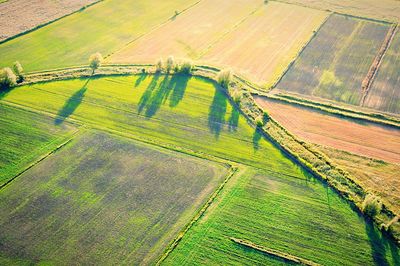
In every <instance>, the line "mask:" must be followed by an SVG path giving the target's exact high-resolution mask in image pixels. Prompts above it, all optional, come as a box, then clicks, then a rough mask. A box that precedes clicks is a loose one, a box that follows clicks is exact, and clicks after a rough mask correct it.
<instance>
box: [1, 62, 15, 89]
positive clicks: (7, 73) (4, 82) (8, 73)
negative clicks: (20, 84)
mask: <svg viewBox="0 0 400 266" xmlns="http://www.w3.org/2000/svg"><path fill="white" fill-rule="evenodd" d="M0 84H1V87H3V88H4V87H5V88H10V87H13V86H15V84H17V76H15V74H14V73H13V72H12V70H11V68H9V67H5V68H3V69H2V70H1V72H0Z"/></svg>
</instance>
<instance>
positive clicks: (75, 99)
mask: <svg viewBox="0 0 400 266" xmlns="http://www.w3.org/2000/svg"><path fill="white" fill-rule="evenodd" d="M89 81H90V78H89V79H87V80H86V82H85V84H83V86H82V88H80V89H79V90H78V91H76V92H75V93H74V94H73V95H72V96H71V97H70V98H69V99H68V100H67V101H66V102H65V104H64V106H63V107H62V108H61V110H60V111H59V112H58V114H57V118H56V119H55V120H54V124H55V125H60V124H62V123H63V122H64V121H65V119H67V118H68V117H69V116H70V115H72V114H73V113H74V112H75V110H76V108H78V106H79V105H80V104H81V103H82V100H83V97H84V96H85V92H86V90H87V85H88V83H89Z"/></svg>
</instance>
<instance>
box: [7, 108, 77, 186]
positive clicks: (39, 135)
mask: <svg viewBox="0 0 400 266" xmlns="http://www.w3.org/2000/svg"><path fill="white" fill-rule="evenodd" d="M0 101H1V100H0ZM75 131H76V128H75V127H74V126H73V125H71V124H70V123H64V124H63V125H54V119H52V118H50V117H48V116H45V115H39V114H37V113H33V112H29V111H24V110H21V109H19V108H15V107H11V106H7V105H4V104H1V103H0V136H1V138H0V147H1V149H0V186H1V185H3V184H4V183H6V182H7V181H8V180H9V179H10V178H13V177H14V176H15V175H16V174H18V173H19V172H21V171H22V170H24V169H25V168H26V167H27V166H29V165H30V164H31V163H33V162H34V161H35V160H38V159H39V158H40V157H41V156H43V155H45V154H46V153H48V152H50V151H52V150H53V149H55V148H56V147H57V146H58V145H60V144H61V143H63V142H64V141H66V140H67V139H68V137H69V136H71V135H72V134H73V133H74V132H75Z"/></svg>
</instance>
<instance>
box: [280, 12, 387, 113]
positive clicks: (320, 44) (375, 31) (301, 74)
mask: <svg viewBox="0 0 400 266" xmlns="http://www.w3.org/2000/svg"><path fill="white" fill-rule="evenodd" d="M388 29H389V24H384V23H377V22H372V21H369V20H362V19H356V18H352V17H346V16H342V15H337V14H333V15H331V16H330V17H329V19H328V20H327V22H326V23H325V24H324V25H323V27H322V28H321V29H320V30H319V31H318V33H317V35H316V37H315V38H314V39H313V40H312V41H311V42H310V43H309V44H308V45H307V47H306V48H305V49H304V50H303V52H302V53H301V55H300V57H299V58H298V59H297V60H296V61H295V63H294V64H293V65H292V66H291V68H290V69H289V71H288V72H287V73H286V74H285V75H284V77H283V79H282V80H281V81H280V82H279V83H278V84H277V88H278V89H281V90H284V91H288V92H293V93H297V94H301V95H303V96H306V97H307V96H308V97H310V96H311V97H318V98H323V99H327V100H333V101H337V102H343V103H348V104H353V105H359V104H360V100H361V96H362V91H361V83H362V81H363V79H364V78H365V77H366V75H367V73H368V70H369V68H370V66H371V64H372V62H373V61H374V58H375V56H376V54H377V53H378V51H379V49H380V47H381V45H382V42H383V40H384V38H385V36H386V33H387V31H388Z"/></svg>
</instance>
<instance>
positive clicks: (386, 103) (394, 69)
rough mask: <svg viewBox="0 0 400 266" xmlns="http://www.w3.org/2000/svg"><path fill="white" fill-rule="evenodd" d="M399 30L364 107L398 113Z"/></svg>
mask: <svg viewBox="0 0 400 266" xmlns="http://www.w3.org/2000/svg"><path fill="white" fill-rule="evenodd" d="M399 69H400V32H399V30H397V33H396V34H395V36H394V38H393V41H392V43H391V45H390V47H389V49H388V50H387V51H386V54H385V56H384V58H383V61H382V64H381V66H380V68H379V71H378V74H377V75H376V77H375V80H374V83H373V84H372V87H371V88H370V90H369V92H368V94H367V97H366V100H365V102H364V106H365V107H369V108H373V109H376V110H380V111H385V112H390V113H394V114H400V90H399V87H400V75H399Z"/></svg>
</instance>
